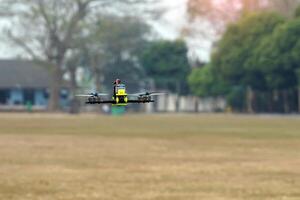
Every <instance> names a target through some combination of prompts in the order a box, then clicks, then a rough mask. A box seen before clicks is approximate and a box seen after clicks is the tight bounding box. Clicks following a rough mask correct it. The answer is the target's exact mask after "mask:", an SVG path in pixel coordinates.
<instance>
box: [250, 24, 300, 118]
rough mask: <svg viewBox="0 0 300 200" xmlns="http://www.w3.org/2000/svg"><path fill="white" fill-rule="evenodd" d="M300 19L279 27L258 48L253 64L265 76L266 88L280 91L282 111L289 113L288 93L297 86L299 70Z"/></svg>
mask: <svg viewBox="0 0 300 200" xmlns="http://www.w3.org/2000/svg"><path fill="white" fill-rule="evenodd" d="M299 35H300V19H299V18H296V19H294V20H290V21H288V22H287V23H285V24H283V25H281V26H280V27H278V28H277V29H276V31H274V33H273V34H272V35H271V36H270V37H268V38H266V39H265V40H264V41H263V42H262V44H261V45H259V46H258V48H257V51H256V52H255V54H256V55H257V60H256V62H257V63H255V64H256V65H257V66H258V68H260V69H261V70H262V72H263V73H264V74H265V79H266V83H267V86H268V87H269V88H270V89H272V90H282V91H283V99H284V110H285V112H289V110H290V109H289V100H288V96H289V95H288V93H289V92H288V91H289V90H291V89H295V88H297V86H298V76H297V72H298V70H299V69H300V57H299V55H300V38H299Z"/></svg>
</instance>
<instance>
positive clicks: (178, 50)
mask: <svg viewBox="0 0 300 200" xmlns="http://www.w3.org/2000/svg"><path fill="white" fill-rule="evenodd" d="M187 52H188V50H187V47H186V44H185V42H184V41H182V40H176V41H158V42H151V43H149V44H148V46H147V47H146V48H145V49H144V50H143V52H142V53H141V63H142V66H143V67H144V68H145V71H146V74H147V75H148V76H149V77H151V78H153V80H154V82H155V86H156V88H158V89H165V90H169V91H171V92H176V93H178V94H187V93H188V92H189V90H188V84H187V77H188V74H189V72H190V69H191V67H190V65H189V62H188V58H187Z"/></svg>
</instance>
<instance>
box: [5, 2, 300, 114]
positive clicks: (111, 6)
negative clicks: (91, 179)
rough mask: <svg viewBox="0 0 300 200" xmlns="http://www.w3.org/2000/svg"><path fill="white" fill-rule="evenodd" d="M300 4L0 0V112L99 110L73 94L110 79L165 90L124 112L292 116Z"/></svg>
mask: <svg viewBox="0 0 300 200" xmlns="http://www.w3.org/2000/svg"><path fill="white" fill-rule="evenodd" d="M299 4H300V3H299V1H298V0H176V1H172V0H160V1H158V0H114V1H106V0H64V1H46V0H15V1H14V0H1V4H0V29H1V35H0V110H1V111H50V112H56V111H63V112H70V113H79V112H80V111H83V112H84V111H94V112H104V111H107V110H109V108H104V109H103V108H102V109H100V108H99V109H98V107H97V108H96V109H95V107H92V108H89V107H88V106H84V102H81V101H80V100H79V99H76V98H74V95H75V94H78V93H90V92H95V91H97V92H111V90H112V84H113V81H114V80H115V79H116V78H119V79H121V80H122V81H123V82H124V83H125V84H126V85H127V88H128V92H129V93H136V92H140V91H145V90H147V91H162V92H166V93H167V95H165V96H161V97H159V98H157V99H156V103H155V104H153V105H146V106H145V105H140V106H130V107H128V110H129V111H132V112H139V111H142V112H247V113H298V112H300V37H299V35H300V7H299ZM103 110H104V111H103Z"/></svg>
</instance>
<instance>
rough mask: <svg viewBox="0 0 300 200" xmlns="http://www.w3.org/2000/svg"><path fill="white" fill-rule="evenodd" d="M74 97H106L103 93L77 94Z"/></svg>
mask: <svg viewBox="0 0 300 200" xmlns="http://www.w3.org/2000/svg"><path fill="white" fill-rule="evenodd" d="M75 96H76V97H99V96H108V94H105V93H90V94H78V95H75Z"/></svg>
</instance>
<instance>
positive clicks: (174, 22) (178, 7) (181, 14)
mask: <svg viewBox="0 0 300 200" xmlns="http://www.w3.org/2000/svg"><path fill="white" fill-rule="evenodd" d="M187 1H188V0H162V1H161V6H162V7H163V8H165V14H164V15H163V16H162V18H161V20H159V21H158V22H155V23H151V25H152V26H153V27H154V29H155V30H156V32H157V33H158V35H160V36H161V37H162V38H164V39H170V40H173V39H177V38H180V37H181V30H182V29H183V28H184V27H185V26H186V24H187ZM1 26H2V25H1V24H0V27H1ZM186 42H187V45H188V46H189V49H190V52H189V55H190V56H191V57H198V58H200V59H201V60H204V61H206V60H208V59H209V52H210V46H211V42H210V40H208V39H207V40H206V39H205V38H186ZM17 54H18V51H16V50H15V49H14V48H12V47H10V46H9V45H8V44H6V42H5V41H4V40H3V38H1V36H0V58H11V57H15V56H16V55H17Z"/></svg>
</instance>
